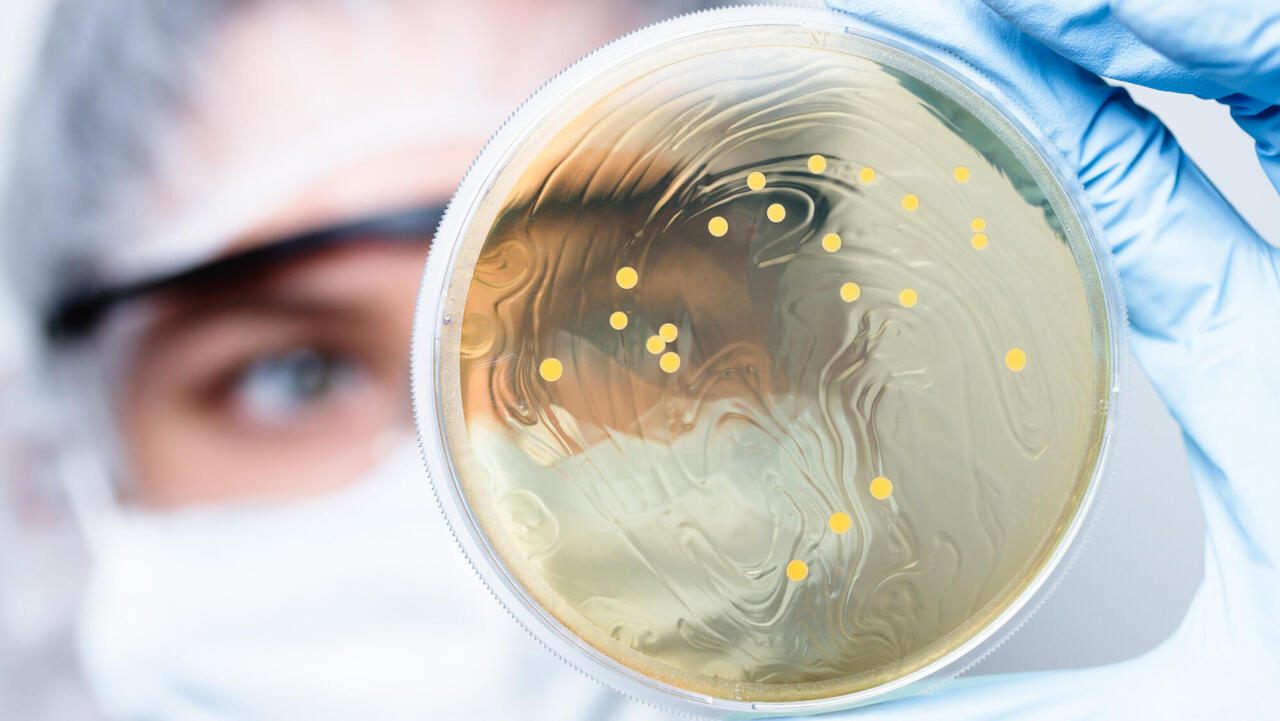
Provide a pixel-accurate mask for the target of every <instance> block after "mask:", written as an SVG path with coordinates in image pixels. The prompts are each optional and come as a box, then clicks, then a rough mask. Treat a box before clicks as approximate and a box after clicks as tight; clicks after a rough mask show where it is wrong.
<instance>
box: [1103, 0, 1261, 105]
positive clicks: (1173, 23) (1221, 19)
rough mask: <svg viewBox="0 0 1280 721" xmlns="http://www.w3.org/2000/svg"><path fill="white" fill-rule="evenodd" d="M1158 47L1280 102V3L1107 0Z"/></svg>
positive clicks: (1203, 70)
mask: <svg viewBox="0 0 1280 721" xmlns="http://www.w3.org/2000/svg"><path fill="white" fill-rule="evenodd" d="M1108 2H1109V5H1110V8H1111V13H1112V15H1113V16H1114V17H1115V18H1116V19H1117V20H1118V21H1119V22H1120V23H1122V24H1123V25H1124V26H1125V27H1126V28H1128V29H1129V31H1130V32H1132V33H1133V34H1134V35H1136V36H1137V37H1138V38H1140V39H1141V40H1142V41H1143V42H1145V43H1146V44H1148V45H1149V46H1151V48H1152V49H1154V50H1155V51H1156V52H1158V53H1160V54H1162V55H1164V56H1165V57H1167V58H1169V59H1170V60H1173V61H1174V62H1177V63H1179V64H1182V65H1184V66H1186V67H1188V68H1190V69H1192V70H1194V71H1197V72H1201V73H1204V74H1205V75H1206V76H1208V77H1209V78H1212V79H1213V80H1215V81H1216V82H1218V83H1220V84H1222V85H1225V86H1227V87H1229V88H1233V89H1235V90H1238V91H1239V92H1242V93H1246V94H1248V95H1251V96H1253V97H1255V98H1259V99H1262V100H1266V101H1267V102H1269V103H1280V5H1276V4H1274V3H1267V2H1262V1H1260V0H1223V1H1221V2H1214V3H1205V2H1201V0H1108Z"/></svg>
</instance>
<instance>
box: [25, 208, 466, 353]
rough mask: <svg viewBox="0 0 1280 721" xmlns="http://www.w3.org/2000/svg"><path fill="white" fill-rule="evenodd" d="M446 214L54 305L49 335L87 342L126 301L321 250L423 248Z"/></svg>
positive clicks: (293, 244) (245, 256)
mask: <svg viewBox="0 0 1280 721" xmlns="http://www.w3.org/2000/svg"><path fill="white" fill-rule="evenodd" d="M444 211H445V206H443V205H440V204H432V205H427V206H418V207H413V208H407V209H400V210H396V211H392V212H389V213H383V214H379V215H372V216H368V217H364V218H359V219H356V220H353V221H348V222H345V223H340V224H337V225H331V226H325V227H320V228H314V229H311V230H307V231H304V232H302V233H298V234H295V235H289V236H286V237H283V238H280V239H277V240H275V241H271V242H268V243H265V244H262V245H257V246H255V247H253V248H249V249H246V250H244V251H241V252H238V253H234V254H231V255H227V256H223V257H221V258H217V259H215V260H212V261H209V262H207V263H204V264H201V265H198V266H196V267H194V268H188V269H186V270H182V271H178V272H176V273H170V274H166V275H161V276H159V277H154V278H147V279H144V280H140V281H134V282H131V283H125V284H121V285H116V286H109V287H105V288H98V289H93V290H89V291H81V292H79V293H74V294H72V295H70V296H69V297H67V298H64V299H63V300H62V301H60V302H58V303H56V304H55V305H54V309H53V311H52V312H51V313H50V314H49V315H48V316H47V318H46V320H45V323H44V334H45V337H46V339H48V340H49V341H50V342H51V343H53V344H55V345H59V344H65V343H69V342H72V341H75V340H79V339H83V338H84V337H86V336H88V335H90V334H91V333H92V332H93V331H94V329H95V328H96V327H97V326H98V324H99V323H100V322H101V321H102V318H103V316H105V315H106V313H107V311H108V310H110V309H111V308H112V307H113V306H115V305H118V304H119V303H122V302H124V301H127V300H131V299H133V298H137V297H139V296H143V295H148V294H151V293H154V292H157V291H160V290H166V289H170V288H176V287H180V286H183V285H187V284H192V285H204V284H212V283H218V282H220V281H225V280H226V279H227V278H235V277H239V276H242V275H243V274H245V273H247V272H251V271H253V270H255V269H258V268H261V267H263V266H267V265H275V264H277V263H279V262H281V261H286V260H292V259H294V258H297V257H300V256H305V255H310V254H312V253H315V252H317V251H320V250H325V249H329V248H334V247H339V246H343V245H348V244H352V243H358V242H361V241H367V240H369V239H377V240H378V241H379V242H384V243H385V242H400V243H421V242H423V239H424V238H425V239H427V241H428V242H430V239H431V237H432V236H433V235H434V233H435V230H436V228H437V226H438V225H439V224H440V219H441V218H442V217H443V216H444Z"/></svg>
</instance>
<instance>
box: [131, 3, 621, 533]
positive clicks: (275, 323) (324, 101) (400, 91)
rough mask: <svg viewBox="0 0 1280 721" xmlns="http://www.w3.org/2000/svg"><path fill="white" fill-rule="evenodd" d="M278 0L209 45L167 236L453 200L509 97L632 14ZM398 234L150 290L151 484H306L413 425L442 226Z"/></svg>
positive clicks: (170, 198)
mask: <svg viewBox="0 0 1280 721" xmlns="http://www.w3.org/2000/svg"><path fill="white" fill-rule="evenodd" d="M279 5H280V6H278V7H268V8H266V9H259V10H253V11H250V12H248V13H246V14H243V15H241V16H238V17H235V18H233V20H232V22H231V23H230V24H229V25H228V26H227V28H226V29H225V31H224V32H222V33H221V34H220V36H219V37H218V39H217V41H216V42H215V43H214V45H213V46H212V47H211V49H210V52H209V54H208V56H207V60H208V63H207V65H206V66H205V74H204V75H203V76H202V81H201V86H200V87H201V89H200V91H199V92H198V93H197V94H196V97H195V103H194V105H193V109H192V111H191V112H190V114H189V115H188V116H187V117H186V118H184V121H183V123H182V124H181V127H180V131H179V133H178V136H177V141H176V144H177V154H176V156H177V157H178V158H179V160H178V161H176V162H175V163H174V164H173V165H171V166H168V167H166V169H165V171H164V173H163V175H162V178H161V182H160V183H158V185H157V188H156V197H155V205H156V207H157V209H158V211H157V213H156V214H155V221H154V223H152V227H153V228H154V232H155V234H156V236H157V237H163V236H164V235H165V234H166V233H167V232H169V231H171V230H172V229H174V228H184V229H189V228H191V227H193V221H192V218H206V219H207V218H209V217H211V216H216V217H214V219H213V221H212V222H211V223H209V222H206V223H204V227H206V228H209V229H216V230H217V232H216V233H212V232H210V233H206V236H205V237H203V238H201V237H199V233H196V234H190V233H187V234H185V235H184V234H183V233H177V235H178V236H181V237H194V238H195V240H193V241H191V243H192V244H194V245H196V246H199V245H200V244H201V243H203V244H205V245H207V246H208V248H207V252H206V253H205V256H206V258H216V257H217V256H219V255H224V254H227V253H234V252H238V251H243V250H245V249H247V248H253V247H257V246H262V245H265V244H270V243H272V242H274V241H275V240H277V239H279V238H281V237H283V236H286V235H289V234H296V233H299V232H304V231H308V230H312V229H316V228H323V227H326V226H331V225H335V224H341V223H346V222H350V221H353V220H359V219H362V218H366V217H370V216H374V215H377V214H379V213H385V212H388V211H392V210H396V209H401V208H406V207H415V206H424V207H425V206H431V205H443V204H444V203H445V202H446V201H447V198H448V197H449V195H450V194H451V193H452V191H453V188H454V187H455V185H456V184H457V182H458V180H459V179H460V178H461V176H462V174H463V172H464V171H465V169H466V166H467V164H468V163H469V162H470V159H471V158H472V157H473V156H474V155H475V153H476V152H477V151H478V150H479V149H480V147H481V145H482V144H483V141H484V139H485V138H486V137H487V136H488V135H489V134H490V133H491V132H492V131H493V130H494V129H496V128H497V126H498V124H499V123H500V122H501V120H502V119H503V117H504V116H505V114H506V113H507V112H509V111H510V110H511V109H513V108H514V107H515V105H516V104H517V103H518V102H519V101H520V100H521V99H522V98H523V97H524V96H526V95H527V94H528V93H530V92H532V91H533V90H534V89H535V88H536V87H537V85H538V84H539V83H540V82H542V81H543V80H544V79H545V78H547V77H549V76H550V75H552V74H553V73H554V72H555V71H557V70H558V69H560V68H561V67H563V66H564V65H566V64H568V63H569V62H571V61H572V60H573V59H574V58H576V57H577V56H579V55H581V54H583V53H585V52H587V51H588V50H590V49H591V48H592V47H594V46H596V45H599V44H600V43H602V42H604V41H606V40H608V39H609V38H610V37H612V36H613V35H616V34H618V33H619V32H621V31H623V30H625V29H626V28H627V27H629V26H630V25H631V24H632V22H633V19H632V18H628V17H620V16H619V13H618V12H617V11H616V10H612V9H610V8H607V7H600V6H599V5H598V4H583V5H580V6H573V7H561V6H560V5H559V4H552V3H546V4H543V3H530V4H523V3H521V4H516V5H515V7H506V6H500V5H499V4H498V3H484V2H482V3H404V4H403V5H400V4H387V5H389V6H390V5H394V8H382V9H378V10H370V11H367V12H364V11H360V12H357V11H353V10H341V9H334V8H331V7H316V6H311V5H307V4H302V3H281V4H279ZM480 29H487V30H489V31H490V32H489V34H487V35H486V34H484V33H482V32H480ZM195 225H197V226H198V225H200V224H199V223H196V224H195ZM169 234H170V235H173V233H169ZM384 240H385V239H382V238H379V237H377V234H376V233H371V234H369V237H367V238H360V239H358V240H357V242H351V243H345V244H343V245H342V246H340V247H334V248H329V249H326V250H321V251H317V252H312V253H306V254H303V255H300V256H297V257H292V258H290V259H289V260H287V261H284V262H273V263H270V264H263V266H262V267H260V268H254V269H251V270H249V271H247V272H245V273H243V274H237V275H236V276H235V277H234V278H232V279H227V278H222V279H221V280H219V281H217V282H213V281H210V282H203V283H196V284H191V285H190V286H189V287H177V288H173V289H169V290H165V291H164V292H162V293H160V294H158V295H157V296H156V297H154V298H151V299H149V300H148V301H147V305H148V308H147V310H148V312H147V314H146V315H147V318H148V320H147V322H146V323H145V324H144V326H143V327H142V329H141V330H140V331H138V332H137V333H136V339H135V340H134V341H132V342H131V345H130V347H131V351H130V359H129V364H128V372H127V373H125V374H124V379H123V381H122V383H121V386H120V390H121V392H120V393H119V413H120V416H121V427H122V429H123V434H124V438H123V445H124V449H125V453H126V456H127V460H128V463H129V466H130V472H131V474H132V478H131V479H130V480H131V481H133V484H132V485H131V489H132V490H131V493H132V495H133V500H134V501H135V502H137V503H139V504H142V505H145V506H149V507H155V508H177V507H183V506H189V505H194V504H205V503H226V502H235V501H241V500H260V499H290V498H299V497H305V496H307V495H310V494H314V493H318V492H321V491H324V490H327V489H332V488H335V487H338V486H341V485H343V484H345V483H347V482H349V481H350V480H351V479H352V478H354V477H356V476H358V475H359V474H360V473H361V472H362V471H363V470H364V469H365V468H367V467H368V466H369V464H370V463H371V462H372V459H374V458H376V457H377V455H378V452H379V450H380V447H381V446H382V445H383V444H385V443H386V441H387V439H388V438H389V437H390V436H393V435H395V432H396V431H397V430H411V418H410V415H409V402H408V379H409V367H408V363H409V338H410V333H411V325H412V317H413V307H414V303H415V295H416V289H417V283H418V279H419V276H420V273H421V268H422V263H423V261H424V260H425V256H426V252H427V249H428V247H429V242H430V238H429V237H428V236H426V235H425V234H424V235H423V237H421V238H420V240H419V242H403V239H401V241H400V242H383V241H384ZM162 250H163V248H162ZM181 250H182V251H183V252H195V251H192V250H191V249H190V248H183V249H181Z"/></svg>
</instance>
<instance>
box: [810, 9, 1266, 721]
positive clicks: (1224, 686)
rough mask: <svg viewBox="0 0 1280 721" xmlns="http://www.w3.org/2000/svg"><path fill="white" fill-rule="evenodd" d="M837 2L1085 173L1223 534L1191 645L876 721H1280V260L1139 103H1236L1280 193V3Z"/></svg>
mask: <svg viewBox="0 0 1280 721" xmlns="http://www.w3.org/2000/svg"><path fill="white" fill-rule="evenodd" d="M984 2H985V4H983V3H980V2H978V1H977V0H946V2H910V1H908V2H903V0H830V4H831V5H833V6H835V7H836V8H837V9H841V10H845V11H847V12H849V13H852V14H853V15H855V16H857V17H860V18H865V19H868V20H871V21H873V22H875V23H877V24H880V25H884V26H887V27H889V28H893V29H895V30H896V31H898V32H900V33H901V34H903V35H905V36H907V37H908V38H911V39H913V40H915V41H917V42H919V43H922V44H926V45H931V46H933V47H937V48H940V49H942V50H944V51H946V52H947V53H949V54H951V55H954V56H955V57H956V58H958V59H959V60H960V61H961V62H963V63H967V64H969V65H971V66H972V67H973V68H978V69H980V70H981V72H982V74H984V75H986V77H987V78H988V79H989V80H990V81H991V82H992V83H993V84H994V85H995V86H996V87H997V89H998V90H999V91H1000V92H1001V93H1003V94H1004V96H1005V97H1006V99H1008V100H1010V101H1012V102H1013V104H1014V105H1015V106H1016V107H1019V108H1020V109H1021V111H1022V112H1023V113H1024V114H1025V115H1026V116H1027V117H1028V118H1029V119H1030V120H1031V121H1032V122H1033V123H1034V124H1035V125H1037V126H1039V127H1040V128H1041V129H1043V130H1044V131H1045V133H1046V135H1047V141H1048V143H1049V145H1050V148H1049V150H1050V151H1051V152H1056V153H1058V154H1059V155H1060V156H1061V159H1062V160H1063V161H1064V163H1065V166H1066V167H1067V168H1069V169H1070V170H1074V171H1075V172H1076V173H1077V175H1078V177H1079V180H1080V183H1081V185H1082V186H1083V187H1084V190H1085V194H1086V197H1087V199H1088V200H1089V201H1090V202H1091V203H1092V205H1093V208H1094V211H1095V213H1096V214H1097V217H1098V219H1099V221H1100V222H1101V224H1102V226H1103V228H1104V230H1105V235H1106V239H1107V241H1108V242H1109V243H1110V245H1111V248H1112V251H1113V253H1114V260H1115V265H1116V267H1117V269H1118V270H1119V273H1120V277H1121V281H1122V285H1123V288H1124V295H1125V299H1126V301H1127V303H1128V310H1129V319H1130V322H1131V330H1132V334H1131V346H1132V349H1133V352H1134V353H1135V354H1136V355H1137V357H1138V360H1139V361H1140V363H1141V364H1142V367H1143V369H1144V370H1145V371H1146V373H1147V375H1148V376H1150V378H1151V380H1152V382H1153V383H1154V384H1155V386H1156V388H1157V389H1158V390H1159V392H1160V395H1161V396H1162V397H1163V399H1164V401H1165V403H1166V404H1167V405H1168V406H1169V409H1170V410H1171V411H1172V412H1173V415H1174V417H1175V418H1177V420H1178V422H1179V423H1181V425H1182V428H1183V432H1184V435H1185V441H1186V446H1187V451H1188V455H1189V457H1190V462H1191V467H1192V473H1193V476H1194V478H1195V483H1196V488H1197V491H1198V493H1199V496H1200V500H1201V503H1202V505H1203V507H1204V515H1205V527H1206V535H1205V578H1204V583H1203V585H1202V586H1201V587H1200V589H1199V591H1198V592H1197V594H1196V597H1195V599H1194V601H1193V603H1192V605H1191V608H1190V610H1189V611H1188V613H1187V616H1186V619H1185V620H1184V621H1183V623H1182V625H1181V626H1180V627H1179V629H1178V630H1177V631H1176V632H1175V633H1174V634H1173V636H1171V637H1170V638H1169V639H1168V640H1167V641H1165V642H1164V643H1163V644H1162V645H1160V646H1159V647H1157V648H1156V649H1155V650H1153V651H1151V652H1149V653H1147V654H1145V655H1143V656H1140V657H1138V658H1136V659H1133V660H1130V661H1126V662H1123V663H1118V664H1113V665H1109V666H1103V667H1098V668H1092V669H1084V670H1073V671H1051V672H1036V673H1026V674H1011V675H999V676H983V677H973V678H962V679H957V680H955V681H951V682H948V683H946V684H943V685H942V686H941V687H939V689H938V690H937V691H936V692H935V693H933V694H930V695H925V696H919V697H914V698H910V699H906V700H903V701H898V702H893V703H889V704H886V705H882V706H878V707H874V708H871V709H863V710H860V711H857V712H853V713H851V714H849V716H850V717H856V718H858V719H864V718H870V719H948V720H949V721H951V720H963V719H1006V718H1008V719H1014V718H1016V719H1019V720H1020V721H1021V720H1024V719H1037V720H1039V719H1080V718H1116V719H1126V720H1128V719H1160V720H1161V721H1166V720H1168V719H1276V718H1280V456H1277V446H1276V445H1273V444H1276V443H1277V442H1278V441H1280V250H1278V249H1277V248H1276V247H1274V246H1271V245H1268V244H1267V243H1266V242H1265V241H1264V240H1263V239H1262V238H1261V237H1259V236H1258V234H1257V233H1256V232H1255V231H1254V230H1253V229H1252V228H1251V227H1250V226H1249V225H1248V223H1246V222H1245V221H1244V220H1243V219H1242V218H1241V217H1240V216H1239V215H1238V214H1237V213H1236V211H1235V210H1234V209H1233V208H1232V207H1231V205H1230V204H1229V203H1227V201H1226V200H1225V199H1224V198H1223V197H1222V196H1221V195H1220V194H1219V193H1218V191H1217V189H1215V188H1214V187H1213V185H1212V184H1211V183H1210V182H1209V181H1208V180H1207V179H1206V178H1205V177H1204V175H1203V174H1202V173H1201V172H1200V170H1199V169H1198V168H1197V167H1196V166H1195V165H1194V164H1193V163H1192V162H1191V161H1190V159H1188V158H1187V157H1186V155H1185V154H1184V153H1183V151H1182V149H1181V148H1179V147H1178V144H1177V142H1176V141H1175V140H1174V138H1173V136H1172V135H1171V134H1170V133H1169V131H1168V130H1167V129H1166V128H1165V127H1164V126H1163V125H1162V124H1161V123H1160V121H1159V120H1157V119H1156V118H1155V117H1154V116H1152V115H1151V114H1150V113H1148V112H1147V111H1146V110H1144V109H1142V108H1141V107H1139V106H1137V105H1136V104H1134V102H1133V101H1132V100H1131V99H1130V97H1129V95H1128V93H1126V92H1125V91H1124V90H1122V89H1118V88H1114V87H1111V86H1108V85H1107V84H1105V83H1104V82H1103V81H1101V80H1100V79H1099V78H1098V77H1097V76H1096V75H1095V74H1094V73H1098V74H1101V75H1105V76H1107V77H1110V78H1114V79H1118V80H1126V81H1132V82H1135V83H1141V84H1144V85H1149V86H1152V87H1155V88H1160V89H1165V90H1175V91H1181V92H1186V93H1192V94H1195V95H1199V96H1201V97H1207V98H1214V99H1218V100H1220V101H1222V102H1224V103H1227V104H1228V105H1230V106H1231V108H1232V113H1233V116H1234V117H1235V119H1236V122H1237V123H1239V125H1240V126H1241V127H1242V128H1244V129H1245V130H1246V131H1247V132H1248V133H1250V134H1251V135H1252V136H1253V137H1254V138H1255V139H1256V140H1257V150H1258V157H1259V159H1260V160H1261V162H1262V164H1263V167H1264V168H1265V169H1266V172H1267V174H1268V176H1269V177H1270V179H1271V181H1272V183H1273V184H1274V185H1276V186H1277V187H1278V188H1280V107H1278V106H1277V103H1280V5H1277V4H1276V3H1275V1H1274V0H1217V2H1214V3H1208V2H1202V0H1111V2H1110V4H1108V3H1107V2H1106V0H1073V1H1072V2H1060V1H1057V2H1055V1H1054V0H1039V1H1037V0H984Z"/></svg>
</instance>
